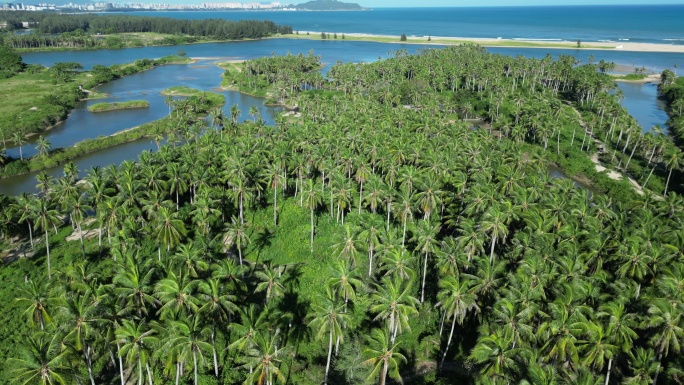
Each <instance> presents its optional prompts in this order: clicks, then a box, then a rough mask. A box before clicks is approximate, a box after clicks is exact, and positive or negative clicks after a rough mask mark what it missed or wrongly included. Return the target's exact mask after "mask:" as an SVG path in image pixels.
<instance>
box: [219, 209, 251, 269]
mask: <svg viewBox="0 0 684 385" xmlns="http://www.w3.org/2000/svg"><path fill="white" fill-rule="evenodd" d="M248 228H249V222H246V223H241V222H239V221H238V219H237V218H235V217H232V218H230V223H226V225H225V230H224V232H223V234H222V239H223V244H224V245H225V246H226V247H228V248H230V247H233V246H235V247H236V248H237V249H238V257H239V261H240V265H242V250H243V249H245V248H247V246H249V244H250V243H252V241H251V239H250V238H249V234H247V229H248ZM233 255H235V254H233Z"/></svg>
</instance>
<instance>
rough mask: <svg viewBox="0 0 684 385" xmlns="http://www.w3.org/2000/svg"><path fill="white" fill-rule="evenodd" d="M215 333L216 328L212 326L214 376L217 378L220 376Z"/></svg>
mask: <svg viewBox="0 0 684 385" xmlns="http://www.w3.org/2000/svg"><path fill="white" fill-rule="evenodd" d="M215 334H216V333H215V332H214V326H213V325H212V327H211V352H212V354H213V355H214V374H215V375H216V378H218V376H219V372H218V357H217V356H216V341H215V340H214V336H215Z"/></svg>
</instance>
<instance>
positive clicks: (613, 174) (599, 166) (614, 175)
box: [571, 106, 644, 195]
mask: <svg viewBox="0 0 684 385" xmlns="http://www.w3.org/2000/svg"><path fill="white" fill-rule="evenodd" d="M571 107H572V110H573V111H574V112H575V114H576V115H577V119H578V121H579V124H580V126H581V127H582V129H583V130H584V132H585V134H586V135H589V139H590V140H593V141H594V143H596V144H598V145H599V147H603V148H606V144H605V143H603V142H602V141H600V140H599V139H597V138H595V137H593V136H592V135H591V130H589V129H588V127H587V124H586V123H585V122H584V120H582V115H581V114H580V113H579V111H577V109H576V108H575V107H574V106H571ZM598 155H599V154H598V152H596V153H593V154H592V155H591V157H590V159H591V161H592V163H594V165H595V167H596V172H606V175H607V176H608V178H610V179H613V180H622V178H623V177H626V178H627V180H628V181H629V183H630V184H631V185H632V187H634V191H636V193H637V194H639V195H644V189H643V187H641V185H640V184H639V183H638V182H637V181H636V180H634V179H633V178H632V177H630V176H629V175H627V174H623V173H621V172H618V171H616V170H613V169H609V168H607V167H606V166H605V165H604V164H603V163H601V161H600V160H599V157H598Z"/></svg>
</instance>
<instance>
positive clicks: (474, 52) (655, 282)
mask: <svg viewBox="0 0 684 385" xmlns="http://www.w3.org/2000/svg"><path fill="white" fill-rule="evenodd" d="M575 64H576V63H575V61H574V59H572V58H565V57H561V58H560V59H559V60H553V59H551V58H545V59H542V60H535V59H526V58H511V57H506V56H500V55H493V54H489V53H487V52H485V51H484V50H483V49H481V48H480V47H476V46H462V47H450V48H446V49H441V50H427V51H424V52H421V53H420V54H418V55H408V54H406V53H405V52H403V51H399V52H397V53H396V55H395V57H393V58H391V59H388V60H383V61H378V62H375V63H370V64H342V63H338V64H336V65H335V66H333V67H332V68H331V69H330V71H329V72H328V75H327V77H326V78H325V80H324V81H323V82H322V83H321V84H318V85H315V86H314V85H313V84H308V83H307V84H299V85H298V86H297V87H295V88H296V89H297V90H298V91H297V92H295V93H294V94H292V95H291V96H288V98H291V100H289V101H288V104H297V106H298V107H299V112H300V113H301V116H299V117H294V116H291V117H288V118H285V117H282V116H281V117H279V118H278V119H277V121H276V124H275V125H274V126H266V125H264V123H263V120H262V119H254V120H247V121H245V122H238V121H236V120H237V119H235V120H234V119H225V118H224V117H223V116H222V114H221V112H220V111H219V110H217V112H215V113H212V114H211V117H212V119H210V122H211V125H212V128H214V129H206V130H197V131H193V130H189V132H191V134H189V135H188V137H187V138H186V140H185V141H184V143H183V144H182V145H165V146H162V147H160V149H159V150H158V151H156V152H143V153H142V154H141V156H140V158H139V160H138V161H137V162H131V161H126V162H124V163H123V164H122V165H121V166H118V167H117V166H111V167H107V168H106V169H100V168H94V169H91V170H88V172H87V176H86V177H85V178H83V180H82V182H79V181H77V177H76V175H78V170H75V168H74V167H69V168H65V175H64V176H63V177H60V178H57V179H51V178H49V177H47V178H46V177H44V176H43V177H40V178H39V179H38V183H39V187H40V191H41V192H40V194H38V195H22V196H19V197H3V198H2V199H3V202H2V206H0V207H2V218H3V220H2V221H0V223H1V224H2V226H3V227H2V231H3V235H4V242H5V246H4V249H5V250H7V251H6V253H7V255H6V257H5V259H6V260H7V261H8V264H7V265H6V266H4V267H3V268H2V270H0V274H1V275H2V279H1V280H0V292H4V293H7V298H8V300H7V301H4V302H3V305H0V306H2V311H1V312H0V317H1V318H0V340H2V341H3V343H2V344H0V355H1V358H2V359H7V361H6V362H7V363H6V365H5V371H4V372H3V374H2V375H3V376H4V377H3V379H4V381H5V383H17V382H19V383H87V382H90V383H91V384H95V383H121V384H122V385H125V384H127V383H138V384H143V383H147V384H153V383H158V384H162V383H169V384H170V383H175V384H180V383H185V384H238V383H243V384H273V385H275V384H285V383H293V384H320V383H325V384H333V383H334V384H359V383H379V384H386V383H399V382H404V383H411V384H462V383H467V384H471V383H472V384H597V383H602V384H654V385H655V384H662V383H666V384H677V383H679V381H680V380H681V378H682V370H684V365H683V364H684V361H683V358H682V357H684V355H682V354H681V344H682V339H683V338H684V329H683V327H684V320H683V319H682V316H683V314H684V296H683V293H684V291H682V282H684V277H683V274H684V253H683V252H682V250H684V237H682V232H681V223H682V221H683V220H684V210H683V208H684V204H682V202H683V200H682V197H681V195H680V194H679V193H677V192H675V191H673V190H677V191H679V190H681V185H680V183H681V182H678V181H677V179H674V178H672V180H671V179H670V177H669V176H668V174H672V172H673V171H674V172H679V170H680V169H681V163H677V162H674V161H672V160H671V158H670V155H671V154H670V152H672V151H676V150H673V148H675V147H674V146H673V145H672V144H671V143H670V142H666V141H664V140H662V139H661V137H660V136H656V134H652V135H649V134H641V130H637V129H636V127H633V126H632V121H631V120H629V116H628V115H626V113H625V112H624V110H621V109H619V108H617V107H615V106H618V105H617V104H614V102H615V97H616V96H614V95H613V94H612V93H611V91H612V89H613V87H614V85H613V81H612V80H611V79H610V77H609V76H608V75H605V74H602V73H601V72H600V71H598V69H597V68H596V66H595V65H594V64H592V63H588V64H585V65H580V66H577V65H575ZM246 67H247V68H248V67H249V65H247V66H246ZM253 76H256V77H258V76H261V75H260V74H258V73H256V72H255V74H254V75H253ZM299 76H300V74H299V73H295V72H289V71H287V72H284V73H281V74H280V76H279V79H277V80H276V82H275V85H274V86H275V87H278V86H279V85H281V84H282V85H285V84H290V82H291V81H292V80H291V78H293V77H294V78H297V77H299ZM238 115H239V114H238ZM207 128H208V127H207ZM651 136H653V138H651ZM599 148H603V154H604V155H603V156H602V157H603V158H605V157H606V156H607V157H610V156H613V157H614V159H612V160H611V159H610V158H609V159H607V160H605V161H604V164H605V165H606V166H611V167H615V169H616V170H620V171H622V172H623V173H624V172H630V173H632V172H633V170H634V167H639V168H640V169H643V170H646V169H648V171H649V172H650V171H652V173H651V174H649V175H648V177H650V179H651V181H657V182H658V183H655V182H651V183H644V185H645V187H644V188H643V189H642V190H640V191H641V192H642V194H643V195H640V194H639V193H638V192H637V191H636V190H635V189H634V188H633V187H632V185H631V184H629V182H626V181H625V180H623V181H614V180H612V179H610V178H607V177H606V180H605V181H604V180H603V179H602V178H603V177H604V175H603V174H602V173H599V172H596V170H595V168H594V166H595V164H594V163H593V162H592V161H591V160H590V158H591V157H592V156H593V155H595V154H596V152H600V150H599ZM550 161H554V162H556V163H558V164H560V165H562V166H564V168H566V169H568V170H569V171H568V172H573V173H577V174H583V175H584V176H586V177H588V178H589V181H590V182H593V184H592V188H593V189H594V190H593V192H592V191H590V190H588V189H587V188H582V187H577V186H575V184H574V183H573V181H572V180H569V179H567V178H559V177H552V176H551V175H550V173H549V169H548V167H549V162H550ZM630 166H631V167H630ZM592 170H593V173H592V172H590V171H592ZM653 170H655V171H653ZM623 175H624V174H623ZM633 175H639V174H633ZM623 183H627V184H626V185H625V184H623ZM663 184H664V185H663ZM651 186H654V187H657V188H653V189H652V188H651ZM660 187H664V190H661V189H660ZM668 187H669V189H668ZM14 293H16V294H14Z"/></svg>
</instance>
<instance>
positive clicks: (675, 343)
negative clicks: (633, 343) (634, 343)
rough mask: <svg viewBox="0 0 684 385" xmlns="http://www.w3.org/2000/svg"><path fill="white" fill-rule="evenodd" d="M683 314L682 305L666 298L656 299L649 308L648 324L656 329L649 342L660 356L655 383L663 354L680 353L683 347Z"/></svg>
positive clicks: (654, 383) (654, 378) (655, 382)
mask: <svg viewBox="0 0 684 385" xmlns="http://www.w3.org/2000/svg"><path fill="white" fill-rule="evenodd" d="M683 314H684V312H683V311H682V308H681V306H678V304H673V303H672V301H668V300H665V299H656V300H654V301H653V304H652V305H651V306H650V307H649V308H648V317H647V319H646V326H647V327H648V328H651V329H655V333H653V336H652V337H651V339H650V341H649V343H650V345H651V346H652V347H653V348H654V350H655V352H656V354H657V356H658V369H657V370H656V373H655V376H654V377H653V385H656V384H657V382H658V372H660V366H661V362H662V359H663V356H665V357H667V356H668V355H669V354H670V351H672V352H673V353H679V351H680V349H681V344H682V341H683V340H684V323H682V318H684V317H683Z"/></svg>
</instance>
